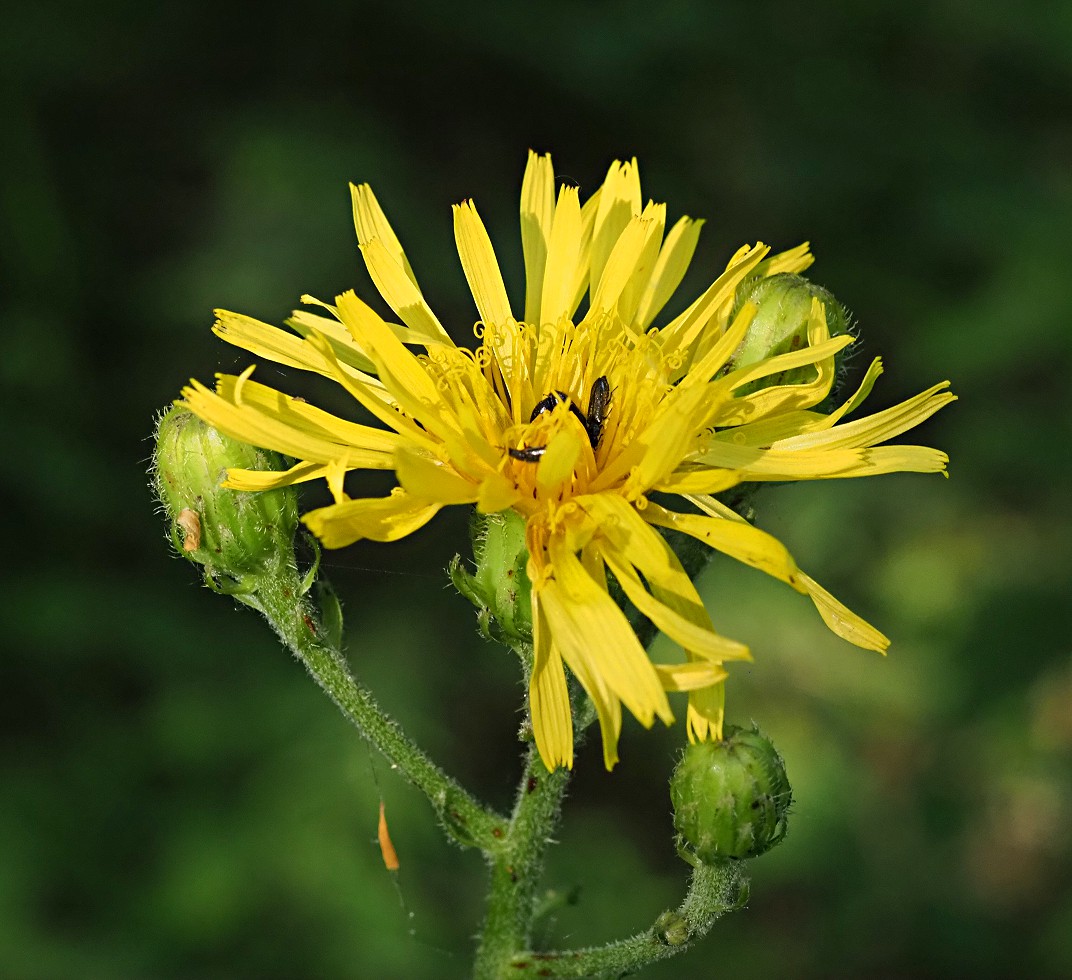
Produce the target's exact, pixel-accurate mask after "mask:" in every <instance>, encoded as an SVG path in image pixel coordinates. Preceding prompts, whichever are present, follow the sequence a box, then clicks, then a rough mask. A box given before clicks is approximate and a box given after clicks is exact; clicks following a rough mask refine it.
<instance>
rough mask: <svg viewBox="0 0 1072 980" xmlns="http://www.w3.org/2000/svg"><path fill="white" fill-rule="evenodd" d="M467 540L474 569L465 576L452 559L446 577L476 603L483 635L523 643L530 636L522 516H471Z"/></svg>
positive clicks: (529, 589) (529, 592)
mask: <svg viewBox="0 0 1072 980" xmlns="http://www.w3.org/2000/svg"><path fill="white" fill-rule="evenodd" d="M472 538H473V557H474V559H475V560H476V572H475V574H472V575H470V574H469V573H468V572H466V571H465V570H464V569H463V568H462V563H461V559H460V558H455V559H454V561H453V562H452V563H451V566H450V577H451V581H453V583H454V586H455V588H457V590H458V591H459V592H460V593H461V594H462V595H464V596H465V597H466V598H467V599H468V600H469V601H470V602H472V603H473V605H474V606H476V607H477V618H478V621H479V623H480V628H481V631H482V632H483V633H484V634H485V635H486V636H488V637H489V638H490V639H495V640H503V641H505V642H506V643H517V642H521V643H527V642H528V641H530V640H531V639H532V583H531V582H530V581H529V576H528V572H527V571H526V570H525V566H526V565H527V563H528V560H529V553H528V549H527V548H526V547H525V519H524V518H523V517H522V516H521V515H520V514H517V513H515V512H514V511H512V510H505V511H501V512H500V513H498V514H474V516H473V523H472Z"/></svg>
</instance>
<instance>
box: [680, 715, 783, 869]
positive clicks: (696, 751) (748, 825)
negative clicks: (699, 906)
mask: <svg viewBox="0 0 1072 980" xmlns="http://www.w3.org/2000/svg"><path fill="white" fill-rule="evenodd" d="M670 799H671V800H672V802H673V804H674V828H675V829H676V830H677V832H678V834H679V835H680V836H681V841H682V843H683V845H684V847H685V848H686V850H687V851H690V852H691V853H692V854H693V855H694V856H695V857H696V858H698V859H699V860H700V861H702V862H703V863H705V864H712V863H714V862H716V861H718V860H724V859H726V858H750V857H757V856H758V855H760V854H762V853H763V852H764V851H768V850H770V849H771V848H772V847H774V845H775V844H777V843H779V842H780V841H781V839H782V838H783V837H784V836H785V832H786V827H787V820H786V817H787V813H788V810H789V804H790V802H791V801H792V789H791V788H790V786H789V780H788V779H787V778H786V774H785V765H784V763H783V762H782V758H781V756H780V755H778V752H777V750H776V749H775V748H774V745H773V743H772V742H771V741H770V739H768V738H767V737H766V736H765V735H764V734H763V733H762V732H760V731H759V729H757V728H752V729H751V730H747V729H742V728H736V727H734V726H728V727H727V729H726V736H725V738H724V739H723V740H722V741H721V742H699V743H696V744H692V745H689V746H688V747H687V748H686V749H685V754H684V755H683V756H682V758H681V761H680V762H679V763H678V765H677V768H676V769H675V770H674V775H673V777H672V778H671V780H670Z"/></svg>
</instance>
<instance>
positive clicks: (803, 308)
mask: <svg viewBox="0 0 1072 980" xmlns="http://www.w3.org/2000/svg"><path fill="white" fill-rule="evenodd" d="M816 298H817V299H818V300H819V301H820V302H821V303H822V304H823V308H824V309H825V310H826V325H827V327H828V329H829V330H830V336H831V337H836V336H837V335H838V334H843V333H847V332H848V330H849V327H850V325H851V320H850V317H849V314H848V311H847V310H846V309H845V307H844V306H842V305H841V304H840V303H839V302H838V301H837V300H836V299H835V298H834V295H833V294H832V293H831V292H830V291H829V290H826V289H823V287H822V286H816V285H815V283H812V282H809V281H808V280H807V279H805V278H804V277H803V276H797V275H793V274H791V273H788V272H783V273H780V274H778V275H776V276H768V277H767V278H765V279H750V280H745V282H743V283H742V284H741V286H740V287H739V288H738V290H737V296H736V299H735V302H734V311H733V312H734V314H736V313H737V310H739V309H740V308H741V307H742V306H743V305H744V304H745V303H754V304H755V305H756V307H757V311H756V315H755V317H754V318H753V319H752V322H751V324H750V325H749V327H748V332H747V333H746V334H745V338H744V340H743V341H742V342H741V346H740V347H738V348H737V350H736V352H735V353H734V355H733V357H732V358H731V359H730V366H731V367H732V368H734V369H736V368H743V367H748V365H750V364H755V363H757V362H759V361H762V360H765V359H766V358H768V357H774V356H775V355H776V354H788V353H789V352H790V351H795V350H800V349H801V348H803V347H806V346H807V345H808V321H809V319H810V318H811V304H812V300H813V299H816ZM814 377H815V368H813V367H812V366H811V365H807V366H805V367H799V368H793V369H792V370H789V371H783V372H781V373H780V374H773V375H771V376H770V377H766V378H761V379H759V380H758V381H753V382H751V383H750V384H747V385H744V386H742V387H741V388H738V389H737V393H738V394H739V395H746V394H748V393H750V392H752V391H757V390H758V389H760V388H770V387H772V386H774V385H791V384H798V383H800V382H802V381H809V380H811V379H813V378H814Z"/></svg>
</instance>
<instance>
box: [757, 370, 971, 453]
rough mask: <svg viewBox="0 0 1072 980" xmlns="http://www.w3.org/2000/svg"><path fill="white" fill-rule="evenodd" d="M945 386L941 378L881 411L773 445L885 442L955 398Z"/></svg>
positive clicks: (839, 445) (800, 446)
mask: <svg viewBox="0 0 1072 980" xmlns="http://www.w3.org/2000/svg"><path fill="white" fill-rule="evenodd" d="M948 387H949V382H948V381H943V382H941V383H940V384H936V385H934V386H933V387H931V388H928V389H927V390H926V391H923V392H920V393H919V394H918V395H915V396H913V397H912V398H909V399H908V400H907V401H903V402H901V404H899V405H894V406H893V407H892V408H888V409H886V410H885V411H882V412H877V413H875V414H874V415H868V416H866V417H865V418H862V419H856V420H855V421H854V422H846V423H844V424H843V425H838V426H834V427H833V428H830V429H827V430H826V431H824V432H808V433H804V434H802V435H798V436H793V437H791V438H788V439H784V440H781V441H780V442H779V443H778V444H777V448H779V449H794V450H795V449H815V448H823V449H836V448H842V447H845V446H874V445H875V444H876V443H880V442H886V441H887V440H888V439H893V438H895V437H896V436H899V435H900V434H901V433H902V432H906V431H907V430H908V429H911V428H913V427H915V426H917V425H919V424H920V423H921V422H923V421H925V420H926V419H929V418H930V417H931V416H932V415H933V414H934V413H935V412H937V411H938V410H939V409H942V408H945V406H946V405H948V404H949V403H950V402H955V401H956V400H957V396H956V395H954V394H952V393H951V392H949V391H947V390H946V389H947V388H948Z"/></svg>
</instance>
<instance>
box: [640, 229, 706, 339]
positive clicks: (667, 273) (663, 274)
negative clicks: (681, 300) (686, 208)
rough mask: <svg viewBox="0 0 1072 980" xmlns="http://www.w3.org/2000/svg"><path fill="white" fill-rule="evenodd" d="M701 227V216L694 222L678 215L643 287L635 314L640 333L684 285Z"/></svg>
mask: <svg viewBox="0 0 1072 980" xmlns="http://www.w3.org/2000/svg"><path fill="white" fill-rule="evenodd" d="M702 227H703V220H702V219H701V220H698V221H694V220H692V219H691V218H688V217H683V218H679V219H678V221H677V223H676V224H675V225H674V227H673V228H671V229H670V232H669V234H667V236H666V241H664V242H663V245H662V248H661V250H660V251H659V257H658V259H657V260H656V262H655V268H654V270H653V271H652V274H651V279H650V280H649V281H648V284H647V286H646V287H645V289H644V293H643V295H642V296H641V298H640V303H639V304H638V305H637V310H636V314H635V315H634V317H633V319H634V322H635V324H636V327H637V330H638V331H639V332H642V331H644V330H647V328H648V327H649V326H651V322H652V321H653V320H654V319H655V318H656V317H657V316H658V315H659V313H660V311H661V310H662V308H663V307H664V306H666V304H667V302H668V301H669V300H670V297H671V296H673V295H674V291H675V290H676V289H677V287H678V286H680V285H681V280H682V279H684V278H685V273H686V271H687V270H688V268H689V263H690V262H691V261H692V256H693V254H694V253H695V252H696V243H697V242H698V241H699V240H700V229H701V228H702Z"/></svg>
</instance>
